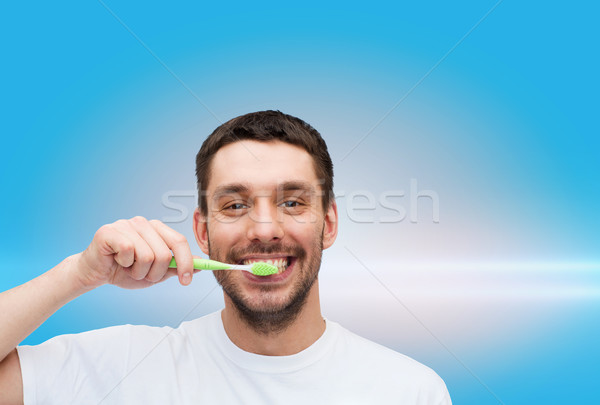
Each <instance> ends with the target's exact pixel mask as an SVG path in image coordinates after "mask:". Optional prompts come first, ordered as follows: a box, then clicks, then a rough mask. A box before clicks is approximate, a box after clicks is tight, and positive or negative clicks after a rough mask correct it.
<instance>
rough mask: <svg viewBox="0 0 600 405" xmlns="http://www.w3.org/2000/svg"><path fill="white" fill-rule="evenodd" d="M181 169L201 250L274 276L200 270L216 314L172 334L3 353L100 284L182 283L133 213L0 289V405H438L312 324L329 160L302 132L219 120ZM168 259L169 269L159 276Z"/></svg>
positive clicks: (145, 333) (334, 332)
mask: <svg viewBox="0 0 600 405" xmlns="http://www.w3.org/2000/svg"><path fill="white" fill-rule="evenodd" d="M196 174H197V177H198V191H199V207H198V208H197V209H196V211H195V212H194V233H195V235H196V241H197V243H198V245H199V246H200V248H201V249H202V251H203V252H204V253H205V254H207V255H209V256H210V257H211V258H212V259H215V260H219V261H224V262H228V263H246V264H247V263H252V262H254V261H267V262H270V263H273V264H275V265H277V266H278V267H279V273H278V274H275V275H271V276H266V277H261V276H255V275H252V274H250V273H247V272H243V271H215V272H214V275H215V277H216V279H217V281H218V282H219V284H220V285H221V287H222V288H223V292H224V298H225V308H224V309H223V310H222V311H219V312H216V313H213V314H210V315H207V316H205V317H202V318H199V319H196V320H193V321H189V322H184V323H182V324H181V325H180V326H179V327H178V328H177V329H172V328H168V327H164V328H157V327H148V326H131V325H124V326H115V327H110V328H105V329H100V330H95V331H90V332H85V333H81V334H77V335H62V336H57V337H55V338H53V339H50V340H49V341H47V342H45V343H43V344H41V345H38V346H18V347H17V345H18V344H19V342H21V341H22V340H23V339H24V338H25V337H26V336H27V335H29V334H30V333H31V332H32V331H33V330H35V328H37V327H38V326H39V325H40V324H41V323H42V322H44V321H45V320H46V319H47V318H48V317H49V316H50V315H51V314H52V313H54V312H55V311H56V310H57V309H58V308H60V307H61V306H62V305H64V304H65V303H67V302H68V301H70V300H72V299H74V298H75V297H77V296H79V295H80V294H82V293H84V292H86V291H89V290H91V289H93V288H96V287H98V286H101V285H103V284H107V283H110V284H115V285H118V286H121V287H124V288H142V287H148V286H151V285H153V284H155V283H157V282H161V281H163V280H165V279H167V278H169V277H170V276H173V275H177V276H178V277H179V281H180V283H181V284H183V285H188V284H189V283H190V282H191V280H192V274H193V272H194V270H193V268H192V254H191V250H190V247H189V245H188V243H187V241H186V240H185V238H184V237H183V236H182V235H181V234H179V233H177V232H175V231H174V230H172V229H171V228H169V227H167V226H166V225H164V224H163V223H161V222H160V221H155V220H153V221H147V220H146V219H144V218H142V217H135V218H132V219H130V220H119V221H117V222H115V223H113V224H109V225H105V226H103V227H101V228H100V229H99V230H98V232H97V233H96V234H95V236H94V239H93V241H92V243H91V244H90V246H89V247H88V248H87V249H86V250H85V251H83V252H81V253H79V254H76V255H73V256H70V257H68V258H67V259H65V260H64V261H63V262H61V263H60V264H59V265H57V266H56V267H54V268H53V269H51V270H49V271H48V272H47V273H45V274H43V275H41V276H40V277H38V278H36V279H34V280H32V281H30V282H28V283H26V284H24V285H22V286H19V287H16V288H14V289H12V290H9V291H6V292H4V293H2V294H0V311H1V313H2V314H3V315H2V318H1V319H0V359H3V360H2V362H1V363H0V396H1V400H0V403H2V404H12V403H23V402H24V403H26V404H37V403H40V404H46V403H47V404H54V403H56V404H66V403H69V404H84V403H85V404H88V403H89V404H98V403H103V404H109V403H110V404H113V403H114V404H122V403H128V404H129V403H144V404H146V403H157V404H158V403H160V404H165V403H178V404H188V403H189V404H192V403H193V404H228V405H229V404H276V403H286V404H307V403H326V404H368V403H370V404H419V405H446V404H450V397H449V395H448V391H447V389H446V386H445V385H444V383H443V381H442V380H441V379H440V378H439V377H438V376H437V374H435V373H434V372H433V371H432V370H431V369H429V368H427V367H425V366H423V365H421V364H419V363H417V362H416V361H414V360H412V359H410V358H408V357H406V356H403V355H401V354H399V353H396V352H394V351H392V350H390V349H387V348H385V347H383V346H380V345H377V344H375V343H373V342H370V341H367V340H366V339H363V338H361V337H359V336H357V335H354V334H353V333H351V332H349V331H347V330H346V329H344V328H343V327H342V326H340V325H338V324H336V323H335V322H332V321H330V320H326V319H324V318H323V316H322V315H321V310H320V304H319V282H318V273H319V268H320V264H321V254H322V251H323V249H327V248H328V247H329V246H331V245H332V244H333V242H334V241H335V239H336V235H337V219H338V216H337V215H338V214H337V207H336V203H335V200H334V199H333V193H332V189H333V165H332V163H331V158H330V157H329V153H328V152H327V146H326V144H325V142H324V141H323V139H322V138H321V136H320V135H319V133H318V132H317V131H316V130H315V129H313V128H312V127H310V126H309V125H308V124H306V123H305V122H303V121H301V120H300V119H298V118H295V117H292V116H289V115H286V114H283V113H281V112H278V111H263V112H257V113H252V114H247V115H244V116H241V117H237V118H234V119H232V120H230V121H228V122H227V123H225V124H223V125H221V126H220V127H219V128H217V129H216V130H215V131H214V132H213V133H212V134H211V135H210V136H209V137H208V139H207V140H206V141H205V142H204V144H203V145H202V148H201V149H200V152H199V153H198V155H197V159H196ZM172 254H173V255H174V256H175V259H176V261H177V264H178V267H177V269H169V268H168V263H169V261H170V259H171V255H172Z"/></svg>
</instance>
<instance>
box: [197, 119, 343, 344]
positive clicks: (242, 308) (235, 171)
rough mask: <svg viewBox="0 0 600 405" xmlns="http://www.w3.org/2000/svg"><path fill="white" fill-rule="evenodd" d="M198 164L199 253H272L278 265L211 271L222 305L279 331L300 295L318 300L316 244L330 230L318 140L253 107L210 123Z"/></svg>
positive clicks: (325, 168)
mask: <svg viewBox="0 0 600 405" xmlns="http://www.w3.org/2000/svg"><path fill="white" fill-rule="evenodd" d="M196 162H197V166H196V172H197V176H198V182H199V185H198V187H199V194H200V201H199V204H200V207H199V208H198V209H197V210H196V212H195V213H194V232H195V234H196V239H197V241H198V244H199V245H200V247H201V248H202V250H203V251H204V253H206V254H208V255H209V256H210V257H211V258H212V259H215V260H220V261H225V262H230V263H248V262H252V261H265V260H272V261H274V262H276V263H277V264H278V265H279V266H280V270H281V271H280V274H277V275H273V276H268V277H259V276H253V275H252V274H250V273H246V272H225V271H223V272H215V277H216V278H217V281H218V282H219V284H221V286H222V287H223V290H224V292H225V297H226V302H228V301H227V300H229V303H230V304H231V305H233V306H234V307H235V308H236V309H237V312H238V313H239V314H240V316H241V317H242V318H243V319H244V320H246V321H247V323H248V324H249V325H250V326H252V327H254V328H255V329H256V330H257V331H262V332H265V333H267V332H272V331H277V330H281V329H283V328H285V327H286V326H287V325H288V324H289V323H291V322H292V321H293V320H294V319H295V317H296V316H297V315H298V314H299V312H300V310H301V309H302V308H303V306H304V305H305V304H306V302H307V301H310V300H313V301H314V300H316V302H317V303H318V289H317V286H316V283H315V281H316V280H317V276H318V271H319V267H320V262H321V254H322V250H323V249H326V248H328V247H329V246H331V244H333V241H334V240H335V237H336V235H337V208H336V204H335V201H334V200H333V198H332V192H331V188H332V183H333V168H332V164H331V159H330V157H329V154H328V152H327V147H326V145H325V142H324V141H323V139H322V138H321V136H320V135H319V133H318V132H317V131H316V130H314V129H313V128H312V127H310V126H309V125H308V124H306V123H304V122H303V121H301V120H299V119H298V118H295V117H291V116H289V115H285V114H282V113H280V112H276V111H265V112H258V113H253V114H247V115H244V116H242V117H238V118H234V119H232V120H230V121H228V122H227V123H225V124H223V125H222V126H221V127H219V128H217V129H216V130H215V131H214V132H213V133H212V134H211V135H210V136H209V138H208V139H207V140H206V141H205V142H204V144H203V145H202V148H201V150H200V152H199V153H198V157H197V160H196ZM323 176H324V177H323ZM311 297H312V298H311Z"/></svg>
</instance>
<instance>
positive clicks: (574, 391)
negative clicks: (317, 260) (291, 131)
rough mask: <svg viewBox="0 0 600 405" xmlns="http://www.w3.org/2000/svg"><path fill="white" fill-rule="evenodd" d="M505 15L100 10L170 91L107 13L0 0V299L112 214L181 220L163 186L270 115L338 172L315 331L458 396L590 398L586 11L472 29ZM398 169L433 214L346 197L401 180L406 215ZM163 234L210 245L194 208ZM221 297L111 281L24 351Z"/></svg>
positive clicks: (593, 68)
mask: <svg viewBox="0 0 600 405" xmlns="http://www.w3.org/2000/svg"><path fill="white" fill-rule="evenodd" d="M495 4H496V3H494V2H476V1H472V2H459V3H447V2H437V3H424V4H418V3H417V2H411V3H407V4H395V5H394V4H392V3H378V2H370V3H369V4H368V5H365V4H362V5H350V4H348V3H347V2H340V3H330V4H321V3H313V4H309V3H306V2H305V3H303V4H302V6H300V5H299V6H288V5H282V4H279V3H275V2H273V3H271V4H263V5H255V4H244V3H240V4H236V3H231V2H229V3H227V4H226V5H223V6H218V5H214V4H210V5H209V4H202V5H199V4H196V3H192V2H190V3H169V4H168V5H167V4H161V5H156V4H152V5H150V4H147V3H145V2H144V3H143V2H139V3H131V2H127V3H124V2H107V3H106V5H107V7H110V9H111V10H112V12H114V15H116V16H118V18H120V19H121V20H122V22H123V23H124V24H126V25H127V26H128V27H129V29H130V30H131V32H133V33H135V35H137V37H138V38H139V39H140V40H141V41H143V42H144V43H145V44H146V45H147V47H148V49H150V50H151V51H152V52H153V53H154V54H155V55H156V57H157V58H159V59H160V60H161V61H163V63H164V64H165V65H166V66H167V67H168V68H169V69H170V70H171V72H173V73H174V74H175V75H176V76H177V77H178V78H179V79H180V81H181V82H180V81H178V80H177V79H176V78H175V77H174V75H173V74H171V73H170V72H169V71H167V69H165V67H164V66H163V65H161V63H159V62H158V61H157V59H156V58H155V57H154V56H153V55H152V54H151V53H150V52H149V50H148V49H146V48H144V46H142V45H141V44H140V42H139V41H138V40H136V38H134V36H133V35H132V34H131V33H130V32H128V30H127V29H126V28H124V26H123V25H122V24H121V23H120V22H119V21H118V20H117V19H116V18H115V16H114V15H112V14H111V13H110V12H109V11H108V10H107V8H105V7H104V6H103V5H102V4H101V3H98V2H70V3H68V4H47V3H43V2H39V3H38V4H30V3H27V4H6V5H4V10H3V12H2V13H1V14H0V34H1V36H2V38H3V40H2V41H1V43H0V47H1V50H2V57H3V58H2V59H3V63H2V66H1V67H0V69H1V72H2V75H1V80H0V83H1V93H2V110H1V114H2V119H1V131H2V145H3V147H2V159H1V160H0V162H1V163H0V165H1V167H0V176H1V186H2V201H1V204H2V205H1V209H0V221H1V235H0V238H1V242H2V243H1V245H0V246H1V249H2V252H1V253H2V256H1V257H2V267H1V268H2V275H1V277H0V290H6V289H9V288H12V287H14V286H17V285H19V284H21V283H24V282H26V281H28V280H30V279H32V278H34V277H35V276H37V275H39V274H41V273H43V272H44V271H46V270H47V269H49V268H51V267H53V266H54V265H56V264H57V263H59V262H60V261H61V260H62V259H63V258H64V257H66V256H68V255H71V254H74V253H77V252H79V251H81V250H83V249H85V248H86V247H87V246H88V244H89V243H90V241H91V239H92V237H93V235H94V232H95V231H96V230H97V229H98V228H99V227H100V226H101V225H103V224H105V223H110V222H113V221H115V220H117V219H119V218H129V217H132V216H135V215H143V216H146V217H148V218H158V219H163V220H164V219H168V217H170V216H173V215H176V214H177V212H175V211H173V210H171V209H168V208H167V207H165V206H164V205H163V204H162V202H161V201H162V198H163V195H164V194H165V193H168V192H170V191H172V190H183V191H189V192H193V190H194V187H195V179H194V156H195V154H196V152H197V150H198V148H199V147H200V144H201V143H202V141H203V139H204V138H205V137H206V136H207V135H208V134H209V133H210V132H211V131H212V130H213V129H214V128H215V127H216V126H218V125H219V123H220V122H224V121H225V120H227V119H229V118H232V117H234V116H236V115H239V114H243V113H246V112H250V111H256V110H262V109H280V110H282V111H284V112H287V113H290V114H293V115H296V116H299V117H301V118H303V119H304V120H306V121H307V122H309V123H311V124H312V125H313V126H315V127H316V128H317V129H318V130H319V131H320V132H321V133H322V134H323V136H324V137H325V139H326V140H327V141H328V144H329V148H330V152H331V154H332V157H333V159H334V164H335V170H336V186H335V190H336V194H337V195H338V204H339V211H340V235H339V239H338V241H337V242H336V245H335V246H334V247H333V248H331V249H330V250H328V251H326V253H325V256H324V263H323V266H322V270H321V290H322V297H323V298H322V301H323V310H324V314H325V315H326V316H327V317H328V318H330V319H333V320H336V321H339V322H340V323H342V324H344V325H345V326H346V327H348V328H349V329H351V330H354V331H356V332H358V333H360V334H362V335H364V336H366V337H368V338H371V339H373V340H375V341H378V342H380V343H382V344H385V345H387V346H390V347H392V348H394V349H396V350H398V351H400V352H402V353H405V354H407V355H409V356H411V357H414V358H415V359H417V360H419V361H421V362H423V363H425V364H427V365H429V366H430V367H432V368H433V369H434V370H436V371H437V372H438V373H439V374H440V375H441V376H442V378H444V380H445V381H446V383H447V385H448V389H449V391H450V394H451V396H452V398H453V401H454V403H456V404H498V403H505V404H532V403H544V404H564V403H591V402H594V398H596V397H597V392H596V391H597V389H596V388H595V386H596V385H597V382H598V379H599V377H600V370H599V366H598V361H599V360H600V350H599V349H598V347H597V342H598V340H599V338H600V327H599V326H598V317H599V315H600V277H599V271H600V268H599V267H600V265H599V263H600V254H599V250H598V247H599V246H600V236H599V232H598V229H599V226H600V214H599V212H598V206H599V204H598V199H599V197H600V159H598V155H599V146H600V142H599V141H598V136H599V134H600V133H599V131H598V99H597V95H598V92H599V90H600V89H599V87H600V86H599V81H598V79H597V72H598V71H600V69H599V63H598V37H599V36H598V34H599V29H598V25H597V21H596V20H597V15H598V9H597V7H594V6H591V5H589V4H583V3H579V4H573V5H570V6H567V5H565V4H554V3H544V4H541V3H538V4H523V3H522V2H508V1H505V2H502V3H500V4H499V5H498V6H497V7H496V8H495V9H493V11H492V12H491V13H489V15H488V16H487V17H486V18H485V19H484V20H483V21H481V23H480V24H479V25H478V26H477V27H476V28H475V29H473V30H472V31H471V32H470V33H469V31H470V30H471V29H472V28H473V27H474V26H475V25H476V24H477V23H478V22H479V21H480V20H481V19H482V17H484V16H485V15H486V13H488V11H490V10H491V9H492V8H493V7H494V5H495ZM467 33H469V35H467V36H466V37H465V38H464V40H463V41H462V42H460V43H459V41H460V40H461V39H462V38H463V37H464V36H465V34H467ZM457 44H458V45H457ZM455 45H457V46H456V47H455V48H454V49H453V47H454V46H455ZM450 50H452V51H451V52H450V53H449V54H447V53H448V52H449V51H450ZM445 55H447V56H446V57H445V58H443V57H444V56H445ZM440 61H441V62H440ZM438 62H440V63H439V64H438ZM436 64H438V65H437V66H436ZM432 67H435V69H433V70H432V71H431V73H430V74H428V75H427V73H428V72H429V71H430V69H432ZM421 79H423V80H422V81H421ZM182 83H184V84H185V86H184V85H183V84H182ZM416 84H418V85H417V86H416V87H415V88H414V89H413V90H412V91H411V89H412V88H413V86H415V85H416ZM186 87H187V88H186ZM189 90H191V91H192V92H193V93H194V94H195V95H196V96H193V95H192V94H191V92H190V91H189ZM407 93H408V96H407V97H405V98H404V96H406V95H407ZM199 100H201V101H202V103H204V104H205V106H207V107H208V108H209V109H210V110H211V111H212V113H211V112H209V111H208V110H207V108H205V106H204V105H203V104H202V103H201V102H200V101H199ZM400 100H402V102H400V104H399V105H398V106H397V108H395V109H394V110H393V111H391V113H389V115H387V116H386V118H385V119H384V120H383V121H381V123H380V124H379V125H377V126H376V127H375V129H374V130H373V131H372V132H370V131H371V129H372V128H373V127H374V126H375V125H376V124H377V123H378V122H380V120H381V119H382V117H384V116H385V115H386V113H388V112H389V111H390V110H391V109H392V107H394V106H395V105H396V104H397V103H398V102H399V101H400ZM213 114H214V115H213ZM366 134H369V135H368V136H367V137H366V138H365V139H364V140H363V141H362V142H360V144H358V146H356V148H355V149H354V150H352V151H351V149H352V147H354V146H355V145H356V144H357V143H359V141H361V139H362V138H363V137H364V136H365V135H366ZM350 151H351V152H350ZM349 152H350V153H349ZM348 153H349V154H348ZM411 179H415V180H416V181H417V182H418V189H419V190H433V191H435V193H437V195H438V196H439V204H440V221H439V223H434V222H433V221H432V204H431V201H430V200H429V199H427V198H420V199H419V200H418V205H417V207H418V217H419V220H418V221H417V223H411V222H410V221H409V220H408V217H407V218H406V219H404V220H403V221H400V222H394V223H384V222H383V220H384V219H385V218H388V217H390V216H394V215H395V214H397V212H395V211H393V210H390V209H387V208H385V207H382V206H378V207H377V208H376V209H374V210H358V211H357V210H355V208H356V207H357V206H358V205H359V204H363V203H364V202H365V200H361V199H356V200H354V201H349V198H348V196H349V195H350V194H352V193H355V192H363V193H365V192H366V193H371V194H372V195H373V196H375V198H379V196H381V194H382V193H383V192H386V191H390V190H396V191H398V190H404V191H405V192H406V195H405V197H396V198H393V199H391V200H390V201H393V202H394V203H395V204H397V205H399V206H402V207H404V209H406V211H407V212H411V211H412V210H413V209H414V207H410V204H409V193H408V191H409V190H410V180H411ZM173 201H176V202H178V203H180V204H183V205H185V206H187V207H189V209H190V211H191V210H193V208H194V199H193V198H191V197H180V198H177V199H173ZM353 209H354V210H353ZM349 210H350V211H349ZM357 218H358V220H357ZM361 221H368V222H361ZM170 225H171V226H172V227H173V228H174V229H176V230H178V231H180V232H182V233H184V234H185V235H186V236H187V237H188V240H189V241H190V244H191V245H192V250H193V252H194V253H196V254H200V249H199V248H198V247H197V246H196V244H195V242H194V237H193V232H192V229H191V218H188V219H187V220H185V221H183V222H178V223H170ZM361 262H362V263H363V264H364V265H366V268H365V266H363V265H362V264H361ZM214 286H215V283H214V281H213V279H212V276H211V275H210V274H204V273H202V274H200V275H198V276H197V277H196V278H195V279H194V282H193V284H192V286H191V287H188V288H183V287H181V286H179V285H178V284H177V282H176V281H175V280H174V279H171V280H169V281H168V282H166V283H164V284H162V285H160V286H156V287H154V288H152V289H148V290H142V291H126V290H120V289H118V288H115V287H112V286H105V287H102V288H99V289H97V290H95V291H93V292H91V293H88V294H86V295H85V296H82V297H80V298H78V299H77V300H75V301H73V302H71V303H70V304H68V305H66V306H65V307H64V308H62V309H61V310H59V311H58V312H57V313H56V314H55V315H54V316H52V317H51V318H50V319H49V320H48V321H47V322H46V323H45V324H44V325H42V326H41V327H40V328H39V329H38V330H37V331H35V332H34V333H33V334H32V335H31V336H30V337H28V338H27V339H26V340H25V341H24V344H37V343H40V342H42V341H44V340H46V339H48V338H50V337H52V336H55V335H57V334H62V333H71V332H80V331H84V330H89V329H94V328H100V327H105V326H109V325H115V324H122V323H132V324H137V323H143V324H151V325H172V326H176V325H178V324H179V323H180V322H181V321H182V320H186V319H192V318H194V317H197V316H200V315H203V314H206V313H209V312H212V311H215V310H217V309H219V308H220V307H221V306H222V295H221V292H220V291H219V290H218V289H213V288H214ZM207 294H208V296H207ZM205 296H207V298H206V299H204V300H203V301H201V302H200V300H201V299H202V298H204V297H205ZM199 302H200V304H198V303H199Z"/></svg>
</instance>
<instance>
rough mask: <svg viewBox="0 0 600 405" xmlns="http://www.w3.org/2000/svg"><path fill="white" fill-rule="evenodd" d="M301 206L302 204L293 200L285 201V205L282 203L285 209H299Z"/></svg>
mask: <svg viewBox="0 0 600 405" xmlns="http://www.w3.org/2000/svg"><path fill="white" fill-rule="evenodd" d="M299 205H300V203H299V202H298V201H293V200H289V201H285V202H283V203H281V206H283V207H284V208H295V207H298V206H299Z"/></svg>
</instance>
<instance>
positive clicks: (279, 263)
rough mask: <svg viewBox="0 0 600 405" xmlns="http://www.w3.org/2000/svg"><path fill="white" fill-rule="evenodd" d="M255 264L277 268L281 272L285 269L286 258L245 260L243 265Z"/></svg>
mask: <svg viewBox="0 0 600 405" xmlns="http://www.w3.org/2000/svg"><path fill="white" fill-rule="evenodd" d="M256 262H262V263H267V264H270V265H272V266H277V268H278V269H279V271H283V270H285V269H286V268H287V258H286V257H281V258H274V259H267V258H264V259H246V260H244V264H252V263H256Z"/></svg>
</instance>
